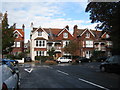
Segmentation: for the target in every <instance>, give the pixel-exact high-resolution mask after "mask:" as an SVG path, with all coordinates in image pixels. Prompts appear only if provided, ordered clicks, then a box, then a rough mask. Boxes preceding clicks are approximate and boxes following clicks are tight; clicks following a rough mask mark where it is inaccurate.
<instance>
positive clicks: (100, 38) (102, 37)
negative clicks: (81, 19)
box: [73, 25, 112, 58]
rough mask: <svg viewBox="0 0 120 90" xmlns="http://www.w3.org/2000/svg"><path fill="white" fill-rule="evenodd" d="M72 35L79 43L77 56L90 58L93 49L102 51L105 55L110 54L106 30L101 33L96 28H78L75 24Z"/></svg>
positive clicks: (109, 41) (108, 37)
mask: <svg viewBox="0 0 120 90" xmlns="http://www.w3.org/2000/svg"><path fill="white" fill-rule="evenodd" d="M73 35H74V37H75V39H76V40H77V42H78V43H79V50H78V56H81V57H86V58H90V57H91V56H92V52H93V51H94V50H95V51H102V52H103V53H104V54H105V55H106V56H109V55H110V53H111V52H110V51H111V46H112V42H111V40H110V35H109V34H108V33H107V32H105V33H104V34H102V31H98V30H91V29H78V26H77V25H75V26H74V32H73ZM106 46H107V47H106Z"/></svg>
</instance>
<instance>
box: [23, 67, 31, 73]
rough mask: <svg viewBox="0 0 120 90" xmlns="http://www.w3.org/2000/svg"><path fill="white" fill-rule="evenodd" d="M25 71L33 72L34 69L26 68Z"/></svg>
mask: <svg viewBox="0 0 120 90" xmlns="http://www.w3.org/2000/svg"><path fill="white" fill-rule="evenodd" d="M24 70H25V71H27V72H28V73H31V72H32V71H33V68H31V69H29V70H28V69H24Z"/></svg>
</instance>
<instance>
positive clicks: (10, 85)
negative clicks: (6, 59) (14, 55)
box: [0, 64, 19, 90]
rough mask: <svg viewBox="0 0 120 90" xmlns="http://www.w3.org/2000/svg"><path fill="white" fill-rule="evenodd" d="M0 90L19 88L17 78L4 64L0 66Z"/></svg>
mask: <svg viewBox="0 0 120 90" xmlns="http://www.w3.org/2000/svg"><path fill="white" fill-rule="evenodd" d="M0 74H1V75H0V90H14V89H17V88H18V87H19V76H18V74H17V73H16V72H14V71H13V70H12V69H11V68H10V67H8V66H7V65H6V64H3V65H2V64H1V65H0Z"/></svg>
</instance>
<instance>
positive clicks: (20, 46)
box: [11, 25, 24, 55]
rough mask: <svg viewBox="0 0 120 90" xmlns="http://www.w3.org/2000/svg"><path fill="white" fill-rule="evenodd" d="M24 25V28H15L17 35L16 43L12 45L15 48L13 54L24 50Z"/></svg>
mask: <svg viewBox="0 0 120 90" xmlns="http://www.w3.org/2000/svg"><path fill="white" fill-rule="evenodd" d="M22 27H23V28H22V29H17V28H15V29H14V32H13V33H14V37H15V41H14V45H13V46H12V47H13V50H12V52H11V53H12V54H13V55H18V54H19V53H22V52H24V25H23V26H22Z"/></svg>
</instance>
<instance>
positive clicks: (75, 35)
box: [73, 25, 78, 38]
mask: <svg viewBox="0 0 120 90" xmlns="http://www.w3.org/2000/svg"><path fill="white" fill-rule="evenodd" d="M73 29H74V31H73V35H74V37H75V38H77V31H78V26H77V25H75V26H74V27H73Z"/></svg>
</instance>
